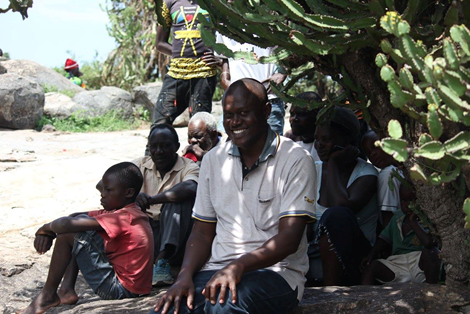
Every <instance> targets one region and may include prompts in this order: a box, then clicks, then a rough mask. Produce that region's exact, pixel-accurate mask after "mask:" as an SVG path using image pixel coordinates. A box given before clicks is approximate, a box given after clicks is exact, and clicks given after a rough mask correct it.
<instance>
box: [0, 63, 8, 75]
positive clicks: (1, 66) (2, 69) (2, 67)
mask: <svg viewBox="0 0 470 314" xmlns="http://www.w3.org/2000/svg"><path fill="white" fill-rule="evenodd" d="M5 73H7V69H5V67H4V66H3V65H2V64H1V63H0V74H5Z"/></svg>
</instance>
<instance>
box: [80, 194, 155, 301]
mask: <svg viewBox="0 0 470 314" xmlns="http://www.w3.org/2000/svg"><path fill="white" fill-rule="evenodd" d="M88 215H89V216H90V217H93V218H95V219H96V221H98V223H99V224H100V225H101V227H102V228H103V229H104V232H102V231H100V232H99V235H100V236H101V237H103V240H104V249H105V252H106V255H107V256H108V258H109V261H110V262H111V264H112V265H113V268H114V271H115V272H116V275H117V278H118V279H119V282H121V284H122V285H123V287H124V288H126V289H127V290H129V291H130V292H132V293H135V294H149V293H150V290H151V289H152V272H153V235H152V229H151V227H150V223H149V218H148V216H147V214H145V213H144V212H142V211H141V210H140V208H139V207H138V206H137V205H135V203H132V204H129V205H127V206H125V207H123V208H121V209H118V210H115V211H106V210H104V209H102V210H96V211H91V212H89V213H88Z"/></svg>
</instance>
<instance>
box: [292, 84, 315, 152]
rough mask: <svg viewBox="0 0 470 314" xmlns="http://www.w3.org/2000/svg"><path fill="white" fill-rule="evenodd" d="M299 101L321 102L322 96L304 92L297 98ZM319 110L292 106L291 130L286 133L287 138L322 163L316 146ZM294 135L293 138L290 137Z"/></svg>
mask: <svg viewBox="0 0 470 314" xmlns="http://www.w3.org/2000/svg"><path fill="white" fill-rule="evenodd" d="M296 98H298V99H302V100H306V101H309V102H321V101H322V99H321V97H320V95H318V94H317V93H315V92H304V93H300V94H298V95H297V96H296ZM317 114H318V109H308V108H305V107H299V106H295V105H292V106H291V108H290V118H289V123H290V127H291V130H290V132H289V131H288V132H289V133H288V132H286V135H287V136H286V137H289V138H291V139H293V140H295V141H296V142H297V144H299V145H300V146H302V147H303V148H304V149H305V150H307V151H308V152H309V153H310V155H311V156H312V157H313V160H315V161H320V157H318V154H317V151H316V149H315V145H314V139H315V129H316V123H317ZM289 134H292V135H293V137H291V136H289Z"/></svg>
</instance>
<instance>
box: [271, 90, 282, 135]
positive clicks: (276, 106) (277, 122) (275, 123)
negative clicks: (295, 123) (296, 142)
mask: <svg viewBox="0 0 470 314" xmlns="http://www.w3.org/2000/svg"><path fill="white" fill-rule="evenodd" d="M269 102H270V103H271V114H270V115H269V118H268V124H269V126H270V127H271V129H272V130H273V131H274V132H276V133H278V134H279V135H283V134H284V117H285V115H286V109H285V106H284V101H283V100H282V99H281V98H273V99H270V100H269Z"/></svg>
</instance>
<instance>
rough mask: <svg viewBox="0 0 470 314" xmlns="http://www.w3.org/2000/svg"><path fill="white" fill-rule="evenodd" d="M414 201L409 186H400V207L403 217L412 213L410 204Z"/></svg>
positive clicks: (413, 192)
mask: <svg viewBox="0 0 470 314" xmlns="http://www.w3.org/2000/svg"><path fill="white" fill-rule="evenodd" d="M415 200H416V194H415V191H414V190H413V188H412V187H411V185H409V184H403V183H402V184H401V185H400V207H401V211H402V212H403V213H404V214H405V215H407V214H411V213H412V211H411V208H410V203H411V202H413V201H415Z"/></svg>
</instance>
